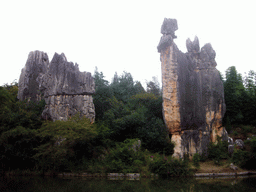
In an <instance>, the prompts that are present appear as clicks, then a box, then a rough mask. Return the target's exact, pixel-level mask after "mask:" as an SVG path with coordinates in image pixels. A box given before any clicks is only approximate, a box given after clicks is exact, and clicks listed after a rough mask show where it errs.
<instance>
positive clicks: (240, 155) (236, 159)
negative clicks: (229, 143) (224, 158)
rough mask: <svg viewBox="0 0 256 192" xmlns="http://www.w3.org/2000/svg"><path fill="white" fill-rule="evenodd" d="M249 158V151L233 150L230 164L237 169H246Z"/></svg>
mask: <svg viewBox="0 0 256 192" xmlns="http://www.w3.org/2000/svg"><path fill="white" fill-rule="evenodd" d="M250 156H251V154H250V152H249V151H243V150H241V149H235V151H234V153H233V156H232V162H233V163H234V164H236V165H237V166H239V167H246V163H247V161H248V160H249V159H250Z"/></svg>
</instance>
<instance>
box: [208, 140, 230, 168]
mask: <svg viewBox="0 0 256 192" xmlns="http://www.w3.org/2000/svg"><path fill="white" fill-rule="evenodd" d="M217 141H218V142H217V144H215V143H213V142H210V143H209V145H208V158H209V159H211V160H213V161H214V163H215V164H216V165H219V164H220V160H222V159H228V158H229V156H228V142H227V141H221V138H220V137H218V139H217Z"/></svg>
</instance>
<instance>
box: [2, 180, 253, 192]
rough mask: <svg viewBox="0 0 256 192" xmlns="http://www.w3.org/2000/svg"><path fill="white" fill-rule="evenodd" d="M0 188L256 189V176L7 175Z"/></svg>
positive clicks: (64, 191)
mask: <svg viewBox="0 0 256 192" xmlns="http://www.w3.org/2000/svg"><path fill="white" fill-rule="evenodd" d="M0 191H1V192H3V191H7V192H11V191H21V192H23V191H24V192H30V191H38V192H46V191H47V192H52V191H54V192H68V191H72V192H73V191H100V192H105V191H106V192H107V191H129V192H130V191H139V192H143V191H152V192H154V191H155V192H162V191H174V192H175V191H189V192H190V191H191V192H192V191H193V192H194V191H218V192H219V191H220V192H222V191H225V192H226V191H237V192H239V191H243V192H245V191H246V192H251V191H256V177H247V178H226V179H224V178H208V179H207V178H204V179H203V178H200V179H199V178H186V177H184V178H169V179H166V180H163V179H146V178H141V179H140V180H127V179H123V180H117V178H111V179H110V178H109V179H107V178H104V179H103V178H75V177H73V178H71V177H70V178H52V177H5V178H1V179H0Z"/></svg>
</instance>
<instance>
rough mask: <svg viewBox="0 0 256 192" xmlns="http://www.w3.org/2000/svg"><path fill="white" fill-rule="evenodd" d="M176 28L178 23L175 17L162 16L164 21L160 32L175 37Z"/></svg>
mask: <svg viewBox="0 0 256 192" xmlns="http://www.w3.org/2000/svg"><path fill="white" fill-rule="evenodd" d="M177 30H178V24H177V20H176V19H167V18H164V22H163V24H162V27H161V33H162V34H164V35H171V36H172V38H173V39H174V38H177V36H176V35H175V31H177Z"/></svg>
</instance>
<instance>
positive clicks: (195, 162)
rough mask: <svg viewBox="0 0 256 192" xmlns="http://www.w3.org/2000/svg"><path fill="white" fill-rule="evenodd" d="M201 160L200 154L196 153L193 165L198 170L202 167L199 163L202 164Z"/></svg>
mask: <svg viewBox="0 0 256 192" xmlns="http://www.w3.org/2000/svg"><path fill="white" fill-rule="evenodd" d="M200 159H201V156H200V155H199V154H198V153H195V154H194V156H193V159H192V161H193V165H194V166H195V167H196V168H199V167H200V165H199V162H200Z"/></svg>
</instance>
